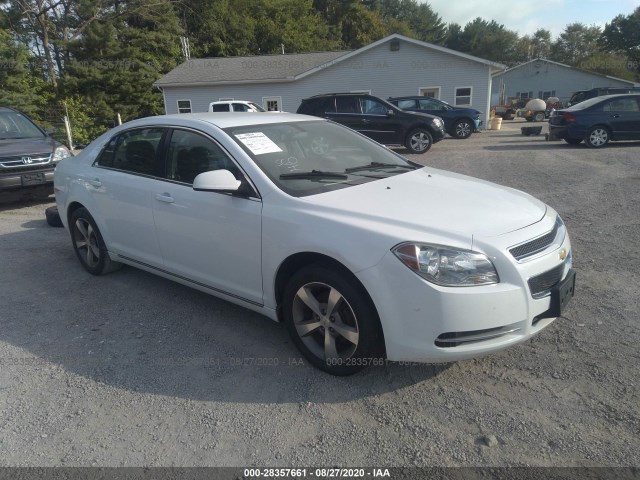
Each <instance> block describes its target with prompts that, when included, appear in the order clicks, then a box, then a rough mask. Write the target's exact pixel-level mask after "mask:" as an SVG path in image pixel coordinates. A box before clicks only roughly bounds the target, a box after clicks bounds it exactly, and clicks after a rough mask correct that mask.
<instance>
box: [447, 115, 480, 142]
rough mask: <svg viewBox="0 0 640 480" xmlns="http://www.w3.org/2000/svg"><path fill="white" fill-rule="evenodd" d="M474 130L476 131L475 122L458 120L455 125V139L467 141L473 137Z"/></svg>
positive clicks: (453, 131)
mask: <svg viewBox="0 0 640 480" xmlns="http://www.w3.org/2000/svg"><path fill="white" fill-rule="evenodd" d="M474 129H475V125H474V124H473V122H470V121H469V120H466V119H462V120H458V121H457V122H456V123H455V124H454V125H453V130H452V133H453V136H454V137H455V138H459V139H465V138H469V137H470V136H471V134H472V133H473V130H474Z"/></svg>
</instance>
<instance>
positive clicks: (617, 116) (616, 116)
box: [611, 114, 620, 118]
mask: <svg viewBox="0 0 640 480" xmlns="http://www.w3.org/2000/svg"><path fill="white" fill-rule="evenodd" d="M611 118H620V115H618V114H616V115H611Z"/></svg>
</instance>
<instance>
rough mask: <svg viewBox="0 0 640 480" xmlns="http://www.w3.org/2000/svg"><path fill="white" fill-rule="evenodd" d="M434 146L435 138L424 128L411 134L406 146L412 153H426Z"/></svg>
mask: <svg viewBox="0 0 640 480" xmlns="http://www.w3.org/2000/svg"><path fill="white" fill-rule="evenodd" d="M431 145H433V137H432V136H431V133H430V132H429V131H428V130H425V129H424V128H416V129H413V130H411V132H409V135H407V140H406V141H405V144H404V146H405V147H407V149H409V151H410V152H411V153H418V154H419V153H426V152H428V151H429V149H430V148H431Z"/></svg>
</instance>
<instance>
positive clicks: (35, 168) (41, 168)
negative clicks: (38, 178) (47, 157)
mask: <svg viewBox="0 0 640 480" xmlns="http://www.w3.org/2000/svg"><path fill="white" fill-rule="evenodd" d="M55 168H56V165H55V163H52V164H50V165H48V164H44V165H43V164H41V163H40V164H35V165H29V166H24V167H16V168H12V169H8V168H7V169H3V170H0V176H2V175H13V174H14V173H31V172H48V171H53V170H54V169H55Z"/></svg>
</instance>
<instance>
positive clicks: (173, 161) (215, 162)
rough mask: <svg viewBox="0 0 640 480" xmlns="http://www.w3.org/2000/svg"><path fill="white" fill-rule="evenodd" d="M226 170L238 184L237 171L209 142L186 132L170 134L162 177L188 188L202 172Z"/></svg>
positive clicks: (220, 151)
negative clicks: (183, 184)
mask: <svg viewBox="0 0 640 480" xmlns="http://www.w3.org/2000/svg"><path fill="white" fill-rule="evenodd" d="M221 169H225V170H229V171H230V172H231V173H233V174H234V175H235V177H236V178H237V179H239V180H241V179H242V178H243V176H242V174H241V172H240V169H239V168H238V167H237V166H236V164H235V163H234V162H233V161H232V160H231V159H230V158H229V156H228V155H227V154H226V152H225V151H224V150H222V148H221V147H220V146H218V145H217V144H216V143H215V142H213V141H212V140H210V139H208V138H206V137H204V136H203V135H200V134H198V133H194V132H190V131H187V130H174V131H173V134H172V135H171V142H169V152H168V155H167V162H166V173H165V176H166V178H168V179H169V180H176V181H178V182H183V183H188V184H192V183H193V180H194V178H196V177H197V176H198V175H199V174H201V173H203V172H209V171H212V170H221Z"/></svg>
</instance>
